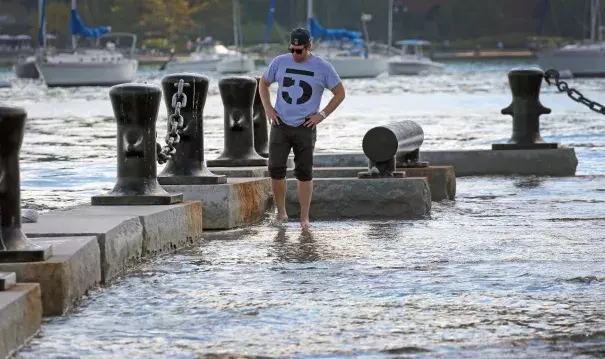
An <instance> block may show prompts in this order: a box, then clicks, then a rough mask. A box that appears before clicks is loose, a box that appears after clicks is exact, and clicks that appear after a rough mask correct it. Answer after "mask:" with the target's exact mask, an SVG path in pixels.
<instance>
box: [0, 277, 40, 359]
mask: <svg viewBox="0 0 605 359" xmlns="http://www.w3.org/2000/svg"><path fill="white" fill-rule="evenodd" d="M41 323H42V301H41V300H40V285H39V284H37V283H18V284H17V285H15V286H13V287H11V288H10V289H8V290H6V291H3V292H0V358H7V357H9V356H11V355H12V354H13V353H14V352H15V351H17V350H18V349H19V348H20V347H21V346H22V345H24V344H26V343H27V342H28V341H29V340H30V339H31V338H32V337H33V336H34V335H35V334H36V333H37V332H38V330H40V325H41Z"/></svg>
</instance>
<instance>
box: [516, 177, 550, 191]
mask: <svg viewBox="0 0 605 359" xmlns="http://www.w3.org/2000/svg"><path fill="white" fill-rule="evenodd" d="M543 182H544V179H543V178H540V177H536V176H529V177H522V178H519V179H516V180H515V181H514V182H513V183H514V186H515V187H517V188H527V189H531V188H538V187H540V186H541V185H542V183H543Z"/></svg>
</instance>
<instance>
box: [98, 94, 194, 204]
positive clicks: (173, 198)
mask: <svg viewBox="0 0 605 359" xmlns="http://www.w3.org/2000/svg"><path fill="white" fill-rule="evenodd" d="M109 97H110V99H111V105H112V106H113V113H114V116H115V118H116V122H117V127H118V134H117V141H118V146H117V147H118V174H117V180H116V184H115V186H114V188H113V190H111V191H110V192H109V193H107V194H103V195H99V196H94V197H92V198H91V204H92V205H166V204H174V203H179V202H182V201H183V194H182V193H179V194H176V193H168V192H166V191H165V190H164V189H163V188H162V187H161V186H160V184H159V183H158V179H157V150H158V146H159V144H157V143H156V120H157V117H158V111H159V108H160V100H161V97H162V91H161V90H160V88H159V87H157V86H151V85H144V84H134V83H131V84H122V85H116V86H113V87H112V88H111V89H110V90H109Z"/></svg>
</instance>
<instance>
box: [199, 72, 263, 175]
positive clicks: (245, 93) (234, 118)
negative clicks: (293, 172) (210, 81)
mask: <svg viewBox="0 0 605 359" xmlns="http://www.w3.org/2000/svg"><path fill="white" fill-rule="evenodd" d="M218 87H219V90H220V93H221V99H222V100H223V107H224V110H225V112H224V129H225V130H224V131H225V133H224V138H225V139H224V141H225V142H224V150H223V153H222V154H221V155H220V156H219V157H218V158H217V159H215V160H210V161H208V162H207V163H208V166H209V167H221V166H225V167H241V166H267V162H268V160H267V159H266V158H263V157H261V156H260V155H259V154H258V153H257V152H256V150H255V149H254V123H253V121H252V105H253V104H254V96H255V93H256V87H257V84H256V80H255V79H254V78H253V77H248V76H230V77H225V78H223V79H221V80H220V81H219V83H218Z"/></svg>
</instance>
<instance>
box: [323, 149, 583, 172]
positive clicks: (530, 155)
mask: <svg viewBox="0 0 605 359" xmlns="http://www.w3.org/2000/svg"><path fill="white" fill-rule="evenodd" d="M420 160H421V161H428V162H429V164H430V165H431V166H453V167H454V170H455V172H456V177H468V176H498V175H523V176H531V175H535V176H557V177H565V176H574V175H575V173H576V168H577V166H578V158H577V157H576V152H575V150H574V149H573V148H570V147H560V148H557V149H534V150H495V151H494V150H483V149H481V150H443V151H420ZM367 164H368V159H367V157H366V156H365V155H364V154H363V153H361V152H359V153H321V154H316V155H315V158H314V165H315V166H316V167H367Z"/></svg>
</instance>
